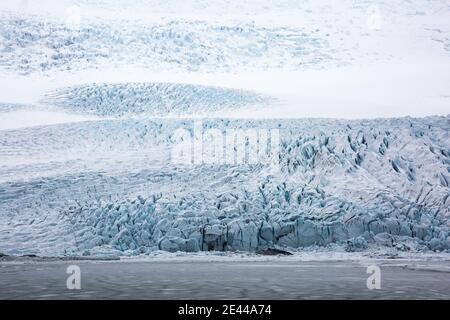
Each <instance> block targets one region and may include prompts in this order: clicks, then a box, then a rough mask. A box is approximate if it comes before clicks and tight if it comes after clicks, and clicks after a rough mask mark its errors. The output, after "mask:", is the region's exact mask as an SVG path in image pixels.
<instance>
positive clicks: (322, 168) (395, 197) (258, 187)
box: [0, 117, 450, 254]
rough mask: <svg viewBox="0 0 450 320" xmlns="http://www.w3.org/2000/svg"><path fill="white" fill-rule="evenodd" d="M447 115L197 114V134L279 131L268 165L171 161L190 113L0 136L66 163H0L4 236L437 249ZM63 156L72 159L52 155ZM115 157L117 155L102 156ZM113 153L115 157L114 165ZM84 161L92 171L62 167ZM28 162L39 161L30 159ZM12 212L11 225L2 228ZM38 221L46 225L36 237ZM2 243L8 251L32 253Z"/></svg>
mask: <svg viewBox="0 0 450 320" xmlns="http://www.w3.org/2000/svg"><path fill="white" fill-rule="evenodd" d="M449 122H450V119H449V118H448V117H441V118H439V117H430V118H424V119H413V118H402V119H391V120H382V119H380V120H370V121H369V120H367V121H343V120H259V121H250V120H247V121H244V120H213V119H211V120H208V121H204V122H203V129H204V130H206V129H208V128H217V129H219V130H221V131H225V130H227V129H230V128H234V129H240V128H246V129H248V128H254V129H257V128H276V129H279V130H280V152H279V155H278V156H277V159H276V163H277V165H279V170H278V171H273V170H272V169H271V168H270V167H268V166H266V165H262V164H256V165H249V164H242V165H211V164H210V165H206V164H202V165H188V166H177V165H174V164H171V162H170V149H171V147H172V146H173V142H172V138H173V133H174V132H175V130H176V129H177V128H180V127H181V128H188V129H189V128H192V127H193V121H191V120H185V121H182V120H177V121H175V120H136V119H134V120H116V121H115V122H113V123H111V122H109V121H105V122H103V123H97V122H94V123H83V124H73V125H69V126H68V125H64V126H49V127H37V128H30V129H22V130H16V131H6V132H4V134H3V135H2V138H1V145H2V150H12V149H11V148H13V147H12V146H15V148H17V146H18V144H19V143H20V141H22V143H23V144H24V146H23V151H22V152H24V153H23V159H24V160H23V161H26V159H42V157H44V153H45V154H46V155H47V156H49V157H51V158H54V159H60V160H59V161H58V162H59V163H60V165H61V166H64V170H62V169H61V168H59V169H58V166H59V164H58V163H54V164H51V169H50V168H47V167H44V168H45V170H49V172H53V173H52V174H50V176H48V177H46V178H36V179H31V180H30V179H29V180H27V181H21V179H20V167H21V166H20V164H19V163H20V161H19V163H17V164H14V165H13V164H11V165H10V168H9V169H10V170H9V172H12V174H14V170H17V174H18V178H17V179H18V181H16V182H15V183H9V182H3V183H2V184H1V193H0V196H1V200H2V210H3V212H4V213H6V214H4V216H3V219H5V217H10V221H9V222H8V223H5V224H3V225H4V227H3V229H4V230H2V231H3V232H2V238H3V239H2V241H5V236H6V237H11V236H13V237H17V239H20V238H21V237H23V236H24V233H23V232H24V230H27V233H28V234H34V233H36V237H34V238H33V245H32V247H33V249H32V250H31V251H34V252H39V253H40V254H49V253H50V252H52V253H53V254H54V253H58V254H65V253H66V254H67V253H71V254H82V253H85V254H87V253H90V254H95V253H96V252H102V253H104V252H122V253H125V254H139V253H146V252H150V251H153V250H158V249H161V250H167V251H178V250H181V251H189V252H190V251H198V250H227V251H228V250H250V251H251V250H255V249H256V248H258V247H261V246H274V245H278V246H285V247H294V248H295V247H305V246H311V245H327V244H330V243H341V244H344V245H346V246H347V247H348V248H349V250H359V249H363V248H365V247H367V246H368V245H371V244H377V245H382V246H389V247H392V246H397V247H398V248H399V249H402V250H407V249H412V250H420V249H423V248H429V249H432V250H445V249H448V248H449V244H450V243H449V240H450V239H449V222H448V215H449V201H450V200H449V194H450V193H449V192H450V188H449V182H450V153H449V152H450V145H449V141H450V139H449V131H448V128H449ZM119 128H120V130H119ZM80 134H83V137H82V138H80V139H79V140H77V139H76V137H80ZM30 136H36V137H38V136H42V137H44V136H45V137H53V138H52V139H51V140H49V139H48V138H47V139H46V141H48V143H47V144H46V145H45V146H44V145H42V144H41V143H40V142H39V139H37V140H35V141H34V145H33V147H32V148H30V146H29V145H28V146H26V145H25V143H24V141H28V142H29V141H30V140H29V139H28V138H25V137H30ZM18 137H22V138H18ZM28 142H27V143H28ZM80 144H89V145H90V146H92V149H91V152H90V153H84V154H83V153H81V152H80V153H79V152H77V150H80V151H81V150H82V149H83V148H82V147H81V146H80ZM57 146H65V148H64V149H61V148H60V147H57ZM44 149H45V150H46V151H45V152H43V150H44ZM25 150H26V153H25ZM10 152H12V151H10ZM15 152H16V153H22V152H19V151H18V150H17V149H16V150H15ZM49 152H50V154H49ZM85 152H86V150H85ZM62 154H64V155H65V156H67V155H68V154H74V155H76V156H74V157H73V158H71V159H64V158H61V155H62ZM113 154H115V155H116V156H115V158H114V159H116V160H115V161H113V160H107V159H105V158H108V155H113ZM117 154H122V155H124V156H123V157H121V158H120V160H121V161H119V158H118V156H117ZM58 155H59V157H58ZM155 155H158V157H156V156H155ZM1 156H2V158H3V159H7V157H8V154H7V153H3V154H2V155H1ZM83 158H85V159H88V158H90V159H91V161H92V164H90V165H89V164H86V163H85V160H81V159H83ZM157 159H160V162H158V161H157ZM16 160H19V159H17V157H16ZM5 162H6V161H5ZM83 163H84V166H86V165H88V166H89V168H91V170H90V171H88V172H85V173H84V174H83V175H81V176H78V175H75V174H74V173H71V171H73V172H78V171H79V170H80V167H82V166H83ZM96 165H97V166H99V168H101V170H95V168H96ZM32 166H35V167H36V168H39V167H42V166H43V164H42V163H39V162H38V161H35V163H29V162H28V165H27V167H28V168H30V167H32ZM61 172H64V174H61ZM22 174H24V173H23V172H22ZM55 175H56V176H55ZM74 177H77V178H76V179H74ZM27 186H28V187H27ZM30 186H36V188H37V189H35V188H34V187H33V188H31V187H30ZM33 190H39V193H36V192H34V191H33ZM69 194H70V196H68V195H69ZM37 202H39V203H40V205H39V206H38V207H35V206H33V204H36V203H37ZM17 210H19V211H20V212H22V214H23V216H22V220H23V221H22V223H17V222H16V224H14V223H13V218H12V217H13V215H14V212H16V211H17ZM6 221H8V219H6ZM55 221H57V225H56V224H55ZM6 225H7V226H8V227H5V226H6ZM42 228H45V230H47V232H46V233H44V234H39V235H38V234H37V231H36V230H39V229H41V230H42ZM33 230H34V231H33ZM61 239H65V240H64V242H63V241H62V240H61ZM3 243H5V242H3ZM404 243H409V244H408V246H406V247H405V245H404ZM411 243H413V245H411ZM5 247H6V246H5ZM5 247H4V248H3V249H2V251H4V252H5V251H6V253H8V252H14V250H16V251H18V252H28V251H30V248H27V249H17V247H16V248H15V249H14V250H12V249H11V251H8V250H5V249H8V248H5ZM27 250H28V251H27Z"/></svg>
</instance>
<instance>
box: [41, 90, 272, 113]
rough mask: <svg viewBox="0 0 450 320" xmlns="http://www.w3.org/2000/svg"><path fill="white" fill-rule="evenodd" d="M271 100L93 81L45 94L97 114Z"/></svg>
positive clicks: (211, 108) (206, 109)
mask: <svg viewBox="0 0 450 320" xmlns="http://www.w3.org/2000/svg"><path fill="white" fill-rule="evenodd" d="M271 100H273V99H271V98H269V97H265V96H263V95H258V94H256V93H253V92H247V91H244V90H233V89H226V88H217V87H208V86H200V85H188V84H176V83H123V84H100V85H99V84H93V85H85V86H81V87H76V88H66V89H60V90H58V91H57V92H54V93H51V94H49V95H48V96H47V99H46V102H47V104H55V105H57V106H59V107H63V108H66V109H69V110H70V111H73V112H76V113H82V114H85V113H88V114H95V115H100V116H124V115H128V116H136V115H146V116H160V117H161V116H166V117H167V116H176V115H193V114H196V115H200V114H204V113H206V114H208V113H212V112H216V111H219V110H221V111H224V110H226V111H232V110H233V109H238V108H243V107H245V106H246V105H255V106H258V107H262V106H264V104H267V103H268V102H269V101H271Z"/></svg>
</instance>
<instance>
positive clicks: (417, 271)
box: [0, 255, 450, 300]
mask: <svg viewBox="0 0 450 320" xmlns="http://www.w3.org/2000/svg"><path fill="white" fill-rule="evenodd" d="M195 257H196V258H195ZM33 260H34V259H25V260H20V259H19V260H14V261H2V262H0V288H1V290H0V299H158V300H159V299H162V300H165V299H449V298H450V278H449V273H450V260H449V259H448V258H447V259H442V258H440V259H436V258H435V259H433V260H430V259H427V258H425V259H424V258H420V259H362V260H353V259H348V258H347V259H345V258H344V259H332V260H325V259H298V256H296V255H294V256H293V257H258V258H249V257H238V256H236V257H235V258H232V257H229V256H223V257H215V258H214V257H213V258H211V256H209V257H208V256H200V257H199V256H195V255H194V257H192V256H191V257H189V256H188V257H186V256H182V257H173V258H158V257H154V258H148V257H147V258H144V259H138V258H131V259H126V260H120V261H113V260H111V261H95V260H93V261H89V260H84V261H81V260H80V261H61V260H54V261H49V260H40V261H38V262H36V261H33ZM69 265H77V266H79V267H80V270H81V289H80V290H69V289H67V287H66V280H67V277H68V276H69V275H68V274H66V269H67V267H68V266H69ZM369 265H377V266H379V267H380V269H381V289H380V290H376V289H374V290H369V289H368V288H367V286H366V281H367V278H368V277H369V274H367V273H366V271H367V266H369Z"/></svg>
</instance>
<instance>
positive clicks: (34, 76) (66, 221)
mask: <svg viewBox="0 0 450 320" xmlns="http://www.w3.org/2000/svg"><path fill="white" fill-rule="evenodd" d="M19 2H20V3H21V4H20V3H19ZM11 3H13V4H14V3H17V4H19V5H20V6H19V8H18V9H17V8H16V7H15V6H14V5H10V4H11ZM70 4H78V5H80V6H81V9H82V12H83V13H82V15H81V17H80V18H82V21H81V23H80V25H79V28H76V27H75V28H74V26H73V25H72V26H70V25H68V24H67V23H66V22H67V21H66V20H67V16H66V12H65V10H66V9H67V6H68V5H70ZM28 9H29V10H28ZM449 9H450V7H449V4H448V1H443V0H442V1H441V0H437V1H419V0H413V1H409V2H407V3H405V2H398V1H361V2H355V1H350V0H349V1H340V2H339V3H338V2H336V1H316V0H314V1H312V0H309V1H307V0H305V1H278V0H276V1H271V2H270V3H268V4H265V5H264V6H262V5H261V4H260V2H259V1H254V0H251V1H246V2H245V3H240V2H236V1H226V0H214V1H213V2H208V3H206V2H204V1H196V0H188V1H178V2H177V4H176V5H175V4H174V2H173V1H144V0H142V1H141V0H135V1H128V2H127V4H126V5H125V1H123V0H115V1H113V3H112V4H111V3H110V2H108V3H107V2H106V1H100V0H83V1H82V0H79V1H69V0H65V1H61V2H58V5H56V2H55V1H50V0H43V1H42V2H33V3H31V2H22V1H14V0H11V1H8V2H5V1H2V3H1V4H0V17H1V19H0V20H1V21H0V69H1V70H0V71H1V74H2V75H4V78H2V85H3V84H8V86H5V88H6V89H4V90H3V92H2V94H1V97H7V98H2V101H0V102H1V103H3V102H7V101H12V102H24V103H25V102H26V103H29V104H30V105H25V104H24V105H19V104H1V105H0V116H1V117H2V121H0V253H6V254H11V255H18V254H38V255H44V256H53V255H56V256H61V255H101V254H108V253H112V254H119V255H120V254H126V255H137V254H140V253H154V252H156V251H157V250H165V251H178V250H181V251H186V252H192V251H201V250H202V251H207V250H226V251H235V250H245V251H254V250H255V249H256V248H258V247H265V246H268V247H277V246H278V247H287V248H290V249H292V248H309V247H316V246H327V245H328V246H331V248H334V247H333V246H341V247H343V248H345V250H347V251H363V250H370V249H371V248H372V247H373V246H382V247H383V248H387V249H389V250H391V249H392V250H397V251H408V250H410V251H424V250H427V249H430V250H435V251H438V250H439V251H442V250H449V247H450V239H449V220H448V215H449V208H450V206H449V202H450V200H449V195H450V190H449V184H450V145H449V143H450V139H449V130H450V118H449V117H448V116H447V117H437V116H436V117H429V118H398V119H375V120H359V121H347V120H333V119H329V120H320V119H316V120H298V119H297V120H295V119H292V120H269V119H266V120H228V119H222V120H220V119H209V120H204V121H203V128H204V129H211V128H213V129H219V130H221V131H222V132H223V131H225V130H227V129H264V130H269V129H279V130H280V138H281V141H280V145H279V147H280V153H279V154H278V155H277V157H276V158H275V160H276V161H275V166H271V167H268V166H266V165H264V164H258V165H206V164H203V165H192V166H180V165H176V164H174V163H173V162H172V161H171V150H172V147H173V140H174V135H175V132H176V130H177V129H178V128H187V129H188V130H189V132H191V133H192V127H193V125H194V124H193V121H192V120H189V119H186V120H182V119H179V118H180V117H182V116H186V117H187V116H191V115H194V116H198V115H201V114H202V113H203V112H205V113H207V114H208V113H214V112H216V111H224V113H225V114H227V113H228V114H230V116H232V115H234V113H235V110H239V111H242V110H244V111H245V110H247V111H248V110H250V109H246V108H247V107H249V106H250V105H258V106H261V105H263V104H265V103H266V102H267V101H268V100H267V99H268V98H267V97H266V96H264V95H260V94H258V93H253V92H249V91H242V90H236V89H226V88H223V87H213V86H209V85H210V84H215V85H218V86H222V85H224V86H227V87H237V88H243V87H246V88H251V89H252V90H255V91H256V92H260V91H262V92H263V93H265V92H271V94H273V93H274V92H275V93H276V94H278V93H279V94H280V95H283V94H286V95H287V96H289V95H292V96H293V98H296V97H297V96H299V97H300V98H302V99H298V100H296V99H292V100H289V101H292V103H291V104H290V105H289V107H290V109H291V110H290V111H292V109H300V108H304V109H302V110H306V111H305V112H304V113H301V112H300V113H296V114H303V115H305V113H306V115H309V116H310V114H309V113H308V111H307V110H308V108H309V109H314V108H315V104H314V102H317V101H318V100H319V102H320V101H322V100H321V99H323V100H324V101H325V102H324V103H325V104H327V107H328V108H334V107H336V108H337V106H336V105H337V104H338V102H339V103H340V105H341V106H342V105H345V104H346V103H347V101H348V100H351V101H350V102H351V108H350V107H348V106H347V108H346V110H347V112H346V113H339V112H336V113H334V114H339V115H341V114H342V116H348V115H349V114H351V113H352V108H354V109H359V108H361V109H364V108H366V109H367V108H372V107H375V106H376V107H378V105H377V103H379V104H381V105H382V107H383V108H384V109H382V108H381V107H380V109H377V110H385V111H377V112H379V116H386V115H391V114H392V113H390V112H386V109H391V110H398V109H397V108H400V107H403V108H405V106H406V107H409V106H410V105H409V104H408V103H409V102H410V103H411V106H412V107H411V108H412V109H414V108H416V109H417V108H420V109H421V110H423V109H425V108H427V110H431V109H432V110H439V112H438V113H439V114H446V113H445V112H443V111H442V110H444V111H445V109H444V108H445V106H446V105H445V100H446V99H447V98H448V97H449V96H450V93H449V92H447V89H448V88H447V87H445V85H444V84H445V83H446V82H447V81H446V80H447V78H448V76H447V74H446V70H448V65H449V63H448V61H449V39H450V25H449V21H450V19H448V13H449ZM45 11H48V12H50V13H51V14H43V13H44V12H45ZM373 62H376V63H377V64H371V63H373ZM400 62H401V63H403V64H402V67H400V68H396V69H395V71H392V70H391V69H390V66H392V65H395V64H397V63H400ZM378 63H379V64H378ZM348 65H350V66H351V67H352V68H356V69H357V68H358V66H360V65H364V66H365V67H369V68H373V69H372V71H370V72H368V73H366V74H365V76H364V77H359V75H360V73H359V72H348V73H346V72H343V73H340V72H339V71H340V69H339V70H334V71H333V70H331V68H334V67H343V66H348ZM379 65H380V66H382V68H378V66H379ZM417 65H419V66H420V68H416V66H417ZM107 69H112V70H139V72H140V74H141V75H142V74H151V75H152V76H153V79H150V80H149V79H148V78H145V79H144V80H143V81H154V82H152V83H138V82H129V81H140V80H142V79H139V77H138V76H136V79H135V78H134V77H133V76H134V75H133V74H124V78H125V77H126V79H121V78H120V77H119V78H118V77H117V73H116V77H115V79H114V80H112V79H109V77H108V74H109V73H107V72H105V73H103V72H104V71H105V70H107ZM306 69H315V71H314V72H317V73H315V74H314V73H307V72H305V70H306ZM356 69H355V70H356ZM417 69H425V70H427V72H426V73H421V72H416V73H414V72H409V71H410V70H417ZM286 71H288V72H287V73H284V72H286ZM322 71H323V72H322ZM83 72H86V73H83ZM159 72H161V73H164V72H167V73H168V74H170V75H171V77H170V79H169V80H167V79H166V78H164V77H163V79H159V78H158V77H161V75H158V73H159ZM247 72H248V73H247ZM252 72H255V73H252ZM381 72H382V73H383V75H382V76H380V73H381ZM403 72H404V73H403ZM92 73H95V74H96V77H95V80H91V79H90V78H89V76H86V75H89V74H92ZM118 73H119V76H120V75H121V74H120V72H118ZM220 73H226V75H225V76H224V75H223V74H222V75H220ZM398 73H402V74H401V76H399V74H398ZM244 74H247V77H246V79H243V78H244V77H242V78H241V75H244ZM259 74H261V75H264V77H259ZM276 74H278V76H275V75H276ZM288 74H289V76H287V75H288ZM232 75H233V76H234V77H235V78H234V79H237V80H239V81H236V83H234V82H233V80H232V79H233V77H231V76H232ZM310 75H311V76H312V79H309V76H310ZM410 75H413V77H411V79H410ZM423 75H425V77H422V76H423ZM228 76H230V78H228V80H224V81H225V82H226V84H222V82H223V81H222V82H221V81H220V80H221V79H226V78H227V77H228ZM272 76H273V77H272ZM216 77H217V79H216ZM221 77H223V78H221ZM143 78H144V77H143ZM349 78H351V79H349ZM372 78H373V79H372ZM196 79H197V80H198V79H201V80H202V81H196ZM208 79H209V81H208ZM341 79H342V82H343V83H344V85H341V83H340V82H341ZM374 79H375V80H374ZM413 79H414V81H413ZM12 80H14V81H13V82H12V84H10V83H9V82H10V81H12ZM216 80H217V81H216ZM249 80H250V81H249ZM348 80H351V81H348ZM369 80H370V81H369ZM22 81H23V82H22ZM165 81H170V82H185V83H192V84H172V83H168V82H165ZM309 81H311V82H312V83H314V84H315V85H311V86H310V85H309ZM381 81H382V82H385V83H383V85H381V86H378V85H377V82H381ZM93 82H96V83H97V84H92V83H93ZM108 82H116V83H109V84H108ZM117 82H119V83H117ZM125 82H129V83H125ZM199 82H200V83H202V84H203V86H201V85H199V84H198V83H199ZM247 82H251V83H250V84H249V83H247ZM359 82H361V85H360V86H359ZM396 82H405V83H402V84H401V85H398V84H397V83H396ZM423 82H426V83H423ZM102 83H104V84H102ZM317 84H320V85H317ZM357 84H358V85H357ZM74 85H75V86H74ZM272 86H273V87H274V88H273V90H271V89H272ZM35 87H36V88H35ZM430 87H431V88H433V89H432V90H429V88H430ZM44 88H45V89H44ZM55 88H56V89H57V88H59V89H57V90H55V91H51V92H50V95H49V96H47V97H42V98H46V99H43V100H42V101H41V102H42V103H43V104H45V106H42V105H40V106H31V105H32V104H33V103H36V104H37V103H38V101H40V100H34V98H33V97H35V96H36V97H39V98H40V97H41V94H44V91H46V90H47V89H55ZM263 88H265V90H260V89H263ZM41 89H42V90H41ZM285 89H286V90H285ZM5 91H8V92H7V94H4V92H5ZM9 91H11V92H9ZM41 91H42V92H41ZM325 91H326V92H325ZM353 91H358V92H353ZM14 96H16V98H17V99H12V98H13V97H14ZM377 97H383V98H382V99H378V98H377ZM424 97H427V99H424ZM277 98H278V96H277ZM285 98H292V97H285ZM309 98H310V99H309ZM438 98H439V104H440V105H439V106H441V107H442V106H443V108H437V109H436V105H434V104H432V103H431V102H436V101H437V100H438ZM3 100H4V101H3ZM49 103H50V104H51V105H52V108H53V110H54V111H55V112H61V113H64V114H65V116H64V118H63V119H59V120H58V121H61V122H64V123H59V124H54V123H53V122H52V121H54V119H53V120H52V121H47V120H48V119H47V118H46V119H43V120H46V121H34V122H30V123H26V122H27V121H23V119H21V122H19V121H18V120H17V117H20V118H22V117H25V113H26V114H27V116H28V117H30V116H31V117H33V118H34V117H35V116H36V114H34V113H30V112H29V111H30V109H32V110H43V109H39V108H42V107H44V108H45V107H49V105H48V104H49ZM400 103H401V106H400ZM318 105H320V103H319V104H318ZM428 108H429V109H428ZM344 109H345V108H344ZM260 110H261V109H260ZM280 110H281V111H280ZM402 110H406V109H402ZM266 111H267V110H265V109H262V113H263V114H264V113H265V112H266ZM412 111H414V110H412ZM412 111H411V113H410V112H409V110H407V111H406V112H398V113H394V114H402V115H403V114H413V113H412ZM415 111H417V110H415ZM22 112H25V113H22ZM52 112H53V111H52ZM248 112H250V113H251V110H250V111H248ZM74 113H76V114H77V115H76V116H75V115H74ZM275 114H281V115H282V116H283V117H284V116H285V115H286V116H287V117H289V114H290V113H289V110H288V109H283V107H280V109H278V113H275ZM311 114H314V115H317V114H320V113H314V112H311ZM357 114H358V116H359V115H360V114H364V113H363V112H362V113H359V112H358V113H357ZM366 114H367V113H366ZM414 114H425V113H422V112H420V113H417V112H415V113H414ZM427 114H434V112H431V111H430V112H427ZM87 115H89V118H87V119H81V118H79V117H81V116H87ZM172 115H173V116H176V117H177V119H165V120H162V119H157V118H155V117H154V116H158V117H160V116H161V117H165V116H172ZM370 115H371V116H373V115H374V113H373V112H372V113H370ZM376 115H377V116H378V113H376ZM47 116H49V115H46V116H45V117H47ZM151 117H154V118H151ZM353 117H356V116H353ZM266 118H267V114H266ZM5 119H6V120H5ZM80 119H81V120H86V121H82V122H75V121H80ZM9 122H11V124H9ZM273 167H276V168H279V170H278V171H277V170H274V168H273Z"/></svg>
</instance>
